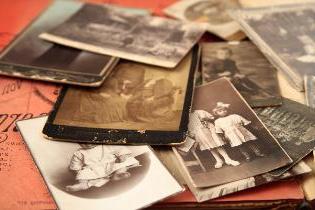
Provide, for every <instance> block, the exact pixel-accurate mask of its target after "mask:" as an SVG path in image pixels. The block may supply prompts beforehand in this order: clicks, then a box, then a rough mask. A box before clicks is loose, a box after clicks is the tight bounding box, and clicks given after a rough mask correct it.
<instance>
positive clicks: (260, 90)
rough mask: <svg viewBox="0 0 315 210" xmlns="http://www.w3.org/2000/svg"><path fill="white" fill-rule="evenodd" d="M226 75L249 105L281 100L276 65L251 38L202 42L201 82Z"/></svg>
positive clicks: (261, 104)
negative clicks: (228, 41) (236, 41)
mask: <svg viewBox="0 0 315 210" xmlns="http://www.w3.org/2000/svg"><path fill="white" fill-rule="evenodd" d="M221 77H226V78H228V79H229V80H230V81H231V82H232V83H233V85H234V86H235V88H236V89H237V90H238V91H239V92H240V93H241V95H242V96H243V97H244V98H245V100H246V101H247V102H248V103H249V104H250V105H251V106H252V107H260V106H275V105H280V104H281V95H280V89H279V84H278V79H277V72H276V69H275V68H274V67H273V66H272V65H271V64H270V63H269V61H268V60H267V59H266V58H265V57H264V55H263V54H262V53H261V52H260V51H259V49H258V48H257V47H256V46H255V45H254V44H252V43H250V42H246V41H244V42H239V43H232V42H231V43H209V44H206V43H204V44H203V45H202V79H203V83H206V82H210V81H213V80H216V79H218V78H221Z"/></svg>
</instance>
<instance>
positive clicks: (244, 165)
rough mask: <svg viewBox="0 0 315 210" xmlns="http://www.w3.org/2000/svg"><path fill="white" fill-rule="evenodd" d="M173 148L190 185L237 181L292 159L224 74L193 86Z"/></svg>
mask: <svg viewBox="0 0 315 210" xmlns="http://www.w3.org/2000/svg"><path fill="white" fill-rule="evenodd" d="M222 92H224V94H222ZM174 150H175V153H176V154H177V156H178V158H179V160H180V161H181V163H182V164H183V165H184V166H185V168H186V169H187V171H188V173H189V177H190V179H191V180H192V182H193V185H194V186H195V187H211V186H215V185H220V184H224V183H228V182H232V181H237V180H240V179H244V178H248V177H251V176H256V175H258V174H262V173H266V172H269V171H271V170H274V169H277V168H279V167H282V166H285V165H287V164H289V163H291V162H292V160H291V159H290V157H289V156H288V155H287V154H286V152H285V151H284V150H283V149H282V147H281V146H280V145H279V143H278V142H277V140H276V139H275V138H274V137H273V136H272V135H271V133H270V132H269V131H268V130H267V129H266V127H265V126H264V125H263V124H262V122H261V121H260V120H259V119H258V117H257V116H256V115H255V112H254V111H253V110H252V109H251V108H250V106H249V105H248V104H247V103H246V102H245V100H244V99H243V98H242V97H241V95H240V94H239V93H238V92H237V90H236V89H235V88H234V86H233V85H232V83H231V82H229V80H227V79H225V78H222V79H218V80H215V81H213V82H211V83H208V84H206V85H202V86H198V87H196V88H195V93H194V98H193V106H192V112H191V114H190V119H189V124H188V137H187V140H186V142H185V143H184V144H183V145H180V146H177V147H174Z"/></svg>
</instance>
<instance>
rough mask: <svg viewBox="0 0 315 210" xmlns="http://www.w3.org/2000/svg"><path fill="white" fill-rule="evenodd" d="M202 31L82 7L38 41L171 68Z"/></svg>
mask: <svg viewBox="0 0 315 210" xmlns="http://www.w3.org/2000/svg"><path fill="white" fill-rule="evenodd" d="M204 31H205V29H204V27H202V26H199V25H195V24H190V23H183V22H180V21H175V20H170V19H167V18H161V17H152V16H144V15H137V14H130V13H128V12H123V11H121V10H117V9H115V8H114V7H111V6H107V5H96V4H84V5H83V6H82V7H81V8H80V10H79V11H78V12H76V13H75V14H74V15H73V16H71V18H69V19H68V20H67V21H65V22H64V23H62V24H60V25H59V26H57V27H56V28H54V29H52V30H49V31H48V32H47V33H42V34H41V35H40V37H41V38H43V39H45V40H48V41H51V42H55V43H58V44H61V45H66V46H70V47H74V48H79V49H82V50H87V51H91V52H95V53H100V54H105V55H111V56H115V57H120V58H124V59H127V60H132V61H137V62H141V63H146V64H151V65H157V66H161V67H166V68H174V67H175V66H177V64H178V63H179V62H180V61H181V60H182V59H183V58H184V57H185V55H186V54H187V53H188V52H189V51H190V50H191V48H192V47H193V46H194V45H195V44H196V43H197V42H198V40H199V39H200V37H201V36H202V34H203V33H204Z"/></svg>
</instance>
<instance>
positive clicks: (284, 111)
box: [255, 99, 315, 175]
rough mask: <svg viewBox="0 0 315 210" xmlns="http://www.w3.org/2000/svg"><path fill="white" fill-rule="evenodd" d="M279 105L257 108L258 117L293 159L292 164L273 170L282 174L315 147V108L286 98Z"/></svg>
mask: <svg viewBox="0 0 315 210" xmlns="http://www.w3.org/2000/svg"><path fill="white" fill-rule="evenodd" d="M283 102H284V103H283V105H282V106H279V107H267V108H259V109H255V112H256V113H257V115H258V117H259V118H260V119H261V120H262V121H263V123H264V124H265V125H266V126H267V128H268V129H269V130H270V132H271V133H272V135H273V136H274V137H275V138H276V139H277V140H278V142H279V143H280V145H281V146H282V148H283V149H284V150H285V151H286V152H287V153H288V155H289V156H290V157H291V159H292V160H293V162H292V164H289V165H288V166H284V167H282V168H279V169H277V170H275V171H273V172H272V174H274V175H281V174H283V173H284V172H286V171H287V170H289V169H290V168H292V166H293V165H295V164H296V163H297V162H299V161H300V160H301V159H303V158H304V157H305V156H307V155H308V154H309V153H311V152H312V151H313V150H314V149H315V113H314V110H313V109H311V108H309V107H307V106H305V105H303V104H300V103H298V102H295V101H292V100H289V99H284V100H283Z"/></svg>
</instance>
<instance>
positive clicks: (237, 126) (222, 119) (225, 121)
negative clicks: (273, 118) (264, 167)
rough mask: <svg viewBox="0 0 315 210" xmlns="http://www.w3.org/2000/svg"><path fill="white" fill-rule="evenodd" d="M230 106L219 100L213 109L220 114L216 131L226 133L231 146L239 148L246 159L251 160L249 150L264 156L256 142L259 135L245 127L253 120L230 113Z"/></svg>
mask: <svg viewBox="0 0 315 210" xmlns="http://www.w3.org/2000/svg"><path fill="white" fill-rule="evenodd" d="M229 106H230V104H224V103H222V102H218V103H217V106H216V107H215V108H214V109H213V113H214V114H215V115H216V116H218V119H216V120H215V122H214V124H215V129H216V133H218V134H221V135H224V137H225V138H226V139H228V140H229V142H230V146H231V147H236V148H239V150H240V151H241V153H242V154H243V155H244V157H245V158H246V160H250V155H249V151H252V152H253V153H254V154H255V155H256V156H258V157H262V156H264V155H263V154H262V153H261V151H260V149H259V147H258V145H257V144H256V140H257V137H256V136H255V135H254V134H252V133H251V132H250V131H249V130H247V129H246V128H245V126H247V125H249V124H250V123H251V121H249V120H247V119H245V118H244V117H242V116H240V115H238V114H229V113H228V108H229Z"/></svg>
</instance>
